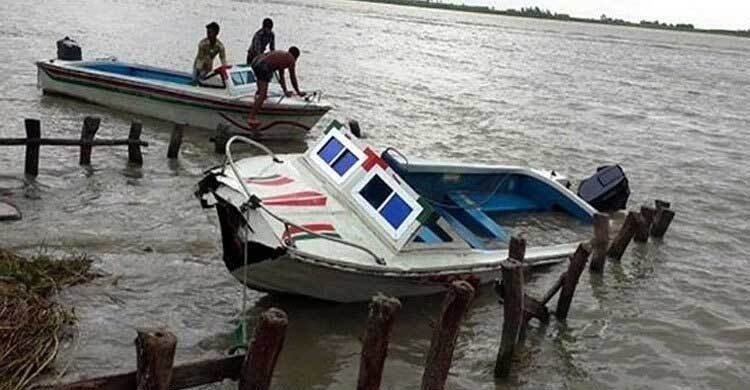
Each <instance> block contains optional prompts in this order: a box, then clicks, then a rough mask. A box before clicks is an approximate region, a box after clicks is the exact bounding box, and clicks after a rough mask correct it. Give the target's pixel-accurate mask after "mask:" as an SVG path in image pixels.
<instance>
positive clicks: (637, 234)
mask: <svg viewBox="0 0 750 390" xmlns="http://www.w3.org/2000/svg"><path fill="white" fill-rule="evenodd" d="M634 213H635V224H633V227H634V229H633V241H635V242H648V232H649V230H650V228H651V224H650V223H649V222H648V220H647V219H646V218H645V217H644V216H643V214H641V213H640V212H637V211H636V212H634Z"/></svg>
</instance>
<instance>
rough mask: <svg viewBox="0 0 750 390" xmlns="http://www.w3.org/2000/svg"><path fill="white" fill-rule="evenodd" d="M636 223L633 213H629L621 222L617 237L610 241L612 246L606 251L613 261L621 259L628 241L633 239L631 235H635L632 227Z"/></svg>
mask: <svg viewBox="0 0 750 390" xmlns="http://www.w3.org/2000/svg"><path fill="white" fill-rule="evenodd" d="M636 223H637V222H636V221H635V213H634V212H632V211H631V212H629V213H628V216H627V217H625V222H623V223H622V227H620V231H619V232H617V235H616V236H615V238H614V239H613V240H612V244H611V245H610V246H609V251H607V254H608V255H609V257H611V258H613V259H615V260H620V259H622V255H623V254H624V253H625V249H627V248H628V244H630V240H632V239H633V234H634V233H635V226H634V225H635V224H636Z"/></svg>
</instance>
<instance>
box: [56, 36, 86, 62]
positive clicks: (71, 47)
mask: <svg viewBox="0 0 750 390" xmlns="http://www.w3.org/2000/svg"><path fill="white" fill-rule="evenodd" d="M82 58H83V57H82V56H81V47H80V46H78V43H76V41H74V40H72V39H70V38H68V37H65V38H63V39H61V40H59V41H57V59H58V60H64V61H80V60H81V59H82Z"/></svg>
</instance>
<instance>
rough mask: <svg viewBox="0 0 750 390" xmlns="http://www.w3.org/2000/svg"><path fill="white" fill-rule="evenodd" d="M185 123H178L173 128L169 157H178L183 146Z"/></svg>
mask: <svg viewBox="0 0 750 390" xmlns="http://www.w3.org/2000/svg"><path fill="white" fill-rule="evenodd" d="M185 126H186V125H184V124H181V123H178V124H175V125H174V128H172V135H171V136H170V137H169V148H168V149H167V158H177V156H178V155H179V154H180V146H182V135H183V133H184V132H185Z"/></svg>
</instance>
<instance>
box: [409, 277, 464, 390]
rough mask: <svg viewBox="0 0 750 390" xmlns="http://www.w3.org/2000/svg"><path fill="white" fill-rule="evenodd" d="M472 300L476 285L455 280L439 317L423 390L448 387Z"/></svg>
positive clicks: (432, 340) (431, 342)
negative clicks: (460, 331) (446, 383)
mask: <svg viewBox="0 0 750 390" xmlns="http://www.w3.org/2000/svg"><path fill="white" fill-rule="evenodd" d="M472 299H474V287H472V286H471V284H469V283H468V282H465V281H462V280H460V281H455V282H453V283H452V284H451V285H450V287H449V288H448V293H447V294H446V296H445V300H443V310H442V313H441V315H440V320H439V321H438V323H437V325H436V326H435V329H434V330H433V332H432V339H431V340H430V351H429V352H428V353H427V361H426V362H425V369H424V374H423V375H422V387H421V389H422V390H442V389H443V388H444V387H445V381H446V379H448V371H449V370H450V368H451V362H452V361H453V349H454V348H455V346H456V338H457V337H458V329H459V327H460V325H461V321H462V320H463V318H464V316H465V315H466V312H467V311H468V310H469V305H470V304H471V301H472Z"/></svg>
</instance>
